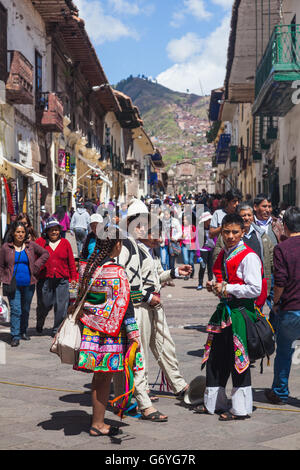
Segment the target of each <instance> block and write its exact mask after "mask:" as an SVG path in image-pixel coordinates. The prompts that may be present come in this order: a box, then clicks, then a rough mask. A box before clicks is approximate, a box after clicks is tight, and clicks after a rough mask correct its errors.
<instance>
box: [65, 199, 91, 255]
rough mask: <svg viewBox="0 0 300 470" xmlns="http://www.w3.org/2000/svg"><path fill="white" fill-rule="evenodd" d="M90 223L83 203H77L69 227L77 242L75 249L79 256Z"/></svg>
mask: <svg viewBox="0 0 300 470" xmlns="http://www.w3.org/2000/svg"><path fill="white" fill-rule="evenodd" d="M89 224H90V215H89V213H88V211H87V210H86V209H85V207H83V204H77V209H76V211H75V212H74V214H73V217H72V220H71V224H70V229H71V230H72V231H73V232H74V234H75V238H76V243H77V251H78V256H79V257H80V253H81V250H82V247H83V244H84V242H85V239H86V236H87V234H88V228H89Z"/></svg>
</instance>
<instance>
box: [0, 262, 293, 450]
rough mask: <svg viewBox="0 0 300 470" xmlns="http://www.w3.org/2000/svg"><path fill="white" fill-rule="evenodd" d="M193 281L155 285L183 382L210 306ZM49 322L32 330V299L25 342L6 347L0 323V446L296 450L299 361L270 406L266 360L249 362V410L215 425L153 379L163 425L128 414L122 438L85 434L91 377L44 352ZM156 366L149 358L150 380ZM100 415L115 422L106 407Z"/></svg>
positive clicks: (197, 354)
mask: <svg viewBox="0 0 300 470" xmlns="http://www.w3.org/2000/svg"><path fill="white" fill-rule="evenodd" d="M197 271H198V266H197V268H196V272H197ZM196 285H197V282H196V280H195V279H194V280H189V281H184V280H177V281H176V287H165V288H164V289H163V291H162V293H163V302H164V304H165V307H166V312H167V317H168V322H169V325H170V328H171V332H172V335H173V338H174V340H175V342H176V347H177V354H178V359H179V362H180V368H181V371H182V373H183V374H184V376H185V378H186V380H187V381H188V382H189V381H191V380H192V379H193V378H194V377H195V376H197V375H199V374H200V373H201V372H200V363H201V356H202V354H203V347H204V343H205V340H206V333H205V325H206V323H207V320H208V318H209V316H210V314H211V312H212V310H213V308H214V306H215V305H216V299H215V297H214V296H212V294H209V293H207V292H206V291H205V290H204V291H201V292H197V291H196V290H195V287H196ZM52 322H53V314H52V312H51V313H50V315H49V317H48V319H47V321H46V328H45V332H44V334H43V335H42V336H37V335H36V332H35V299H34V302H33V304H32V310H31V316H30V328H29V334H30V335H31V341H21V344H20V346H19V347H17V348H11V347H10V345H9V327H8V326H5V325H2V326H0V340H1V341H2V342H4V345H5V351H6V363H5V364H0V381H1V383H0V421H1V427H0V449H2V450H3V449H9V450H17V449H25V450H27V449H28V450H31V449H34V450H37V449H41V450H42V449H49V450H55V449H57V450H63V449H103V450H107V451H108V450H110V449H115V450H118V451H119V450H120V449H124V450H133V449H138V450H141V449H143V450H171V449H172V450H173V449H175V450H176V449H184V450H195V449H201V450H202V449H250V450H251V449H256V450H257V449H260V450H274V449H280V450H281V449H290V450H292V449H300V419H299V418H300V416H299V412H300V366H295V365H294V366H293V368H292V372H291V381H290V393H291V397H292V398H291V399H290V401H289V404H288V405H287V406H281V407H275V406H273V405H269V404H268V403H266V402H265V399H264V394H263V390H264V388H266V387H269V386H270V385H271V382H272V366H273V360H272V361H271V367H267V365H266V363H265V364H264V373H263V375H261V374H260V373H259V366H258V365H257V366H256V367H254V368H252V383H253V390H254V405H255V407H256V409H255V411H254V413H253V416H252V418H251V419H250V420H246V421H244V422H231V423H221V422H219V421H218V418H217V416H206V415H197V414H195V413H193V412H192V411H191V410H189V409H187V408H185V407H184V406H182V405H181V404H180V403H179V402H178V401H177V400H175V399H174V397H173V396H172V394H168V393H167V392H166V390H165V391H164V392H161V393H159V385H157V386H156V387H155V390H156V391H157V392H158V393H159V394H160V399H159V402H158V409H159V410H160V411H162V412H164V413H166V414H168V416H169V422H168V423H149V422H145V421H140V420H138V419H136V418H129V417H127V418H126V419H125V420H124V421H123V422H122V423H121V426H122V428H123V434H122V436H121V439H115V440H114V442H111V440H110V439H109V438H99V439H98V440H96V439H93V438H91V437H90V436H89V435H88V429H89V423H90V417H91V399H90V381H91V376H90V375H87V374H83V373H80V372H75V371H73V370H72V368H71V367H70V366H67V365H61V364H60V362H59V359H58V358H57V356H55V355H53V354H51V353H50V352H49V347H50V344H51V337H50V328H51V326H52ZM0 344H1V343H0ZM2 345H3V343H2ZM158 372H159V370H158V366H157V365H156V364H155V363H154V361H152V363H151V374H150V378H151V381H152V383H155V381H156V379H157V376H158ZM3 382H9V384H5V383H3ZM158 382H159V383H160V378H159V380H158ZM16 384H22V386H18V385H16ZM230 387H231V384H230ZM230 387H229V388H228V392H229V394H230ZM107 421H108V422H109V423H111V424H119V423H120V422H119V418H116V417H115V416H114V415H113V414H112V413H111V412H110V411H108V412H107Z"/></svg>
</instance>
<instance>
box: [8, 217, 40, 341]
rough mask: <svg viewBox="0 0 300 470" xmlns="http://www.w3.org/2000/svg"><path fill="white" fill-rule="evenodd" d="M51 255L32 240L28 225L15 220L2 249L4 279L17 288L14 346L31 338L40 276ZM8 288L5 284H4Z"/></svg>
mask: <svg viewBox="0 0 300 470" xmlns="http://www.w3.org/2000/svg"><path fill="white" fill-rule="evenodd" d="M48 258H49V253H48V252H47V251H46V250H45V249H43V248H41V247H40V246H39V245H38V244H36V243H35V242H33V241H31V240H30V239H29V232H28V229H27V227H25V225H24V224H23V223H22V222H14V223H13V224H12V226H11V228H10V231H9V233H8V237H7V243H4V244H3V245H2V247H1V249H0V281H1V282H2V283H3V285H5V284H7V285H11V283H12V281H13V279H15V283H16V287H15V290H14V291H13V292H11V293H10V294H9V295H8V301H9V305H10V313H11V346H18V345H19V342H20V339H24V340H28V339H30V337H29V336H28V334H27V328H28V320H29V312H30V306H31V302H32V297H33V294H34V290H35V284H36V283H37V276H38V273H39V271H40V269H41V268H42V266H43V265H44V264H45V263H46V261H47V259H48ZM4 288H5V286H4Z"/></svg>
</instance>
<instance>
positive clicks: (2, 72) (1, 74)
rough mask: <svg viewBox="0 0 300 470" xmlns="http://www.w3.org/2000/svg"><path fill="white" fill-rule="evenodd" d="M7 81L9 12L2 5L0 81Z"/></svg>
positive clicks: (0, 11) (0, 12)
mask: <svg viewBox="0 0 300 470" xmlns="http://www.w3.org/2000/svg"><path fill="white" fill-rule="evenodd" d="M6 79H7V10H6V9H5V8H4V6H3V5H2V3H0V80H2V81H4V82H6Z"/></svg>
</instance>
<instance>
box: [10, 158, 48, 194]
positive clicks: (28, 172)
mask: <svg viewBox="0 0 300 470" xmlns="http://www.w3.org/2000/svg"><path fill="white" fill-rule="evenodd" d="M2 158H3V160H4V161H5V163H8V165H10V166H12V167H13V168H15V169H16V170H18V171H20V172H21V173H23V175H24V176H27V177H28V178H32V179H33V181H34V183H41V185H42V186H45V188H48V180H47V178H46V176H43V175H40V174H39V173H37V172H36V171H34V169H33V168H30V167H28V166H25V165H22V163H17V162H12V161H10V160H7V158H5V157H2Z"/></svg>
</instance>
